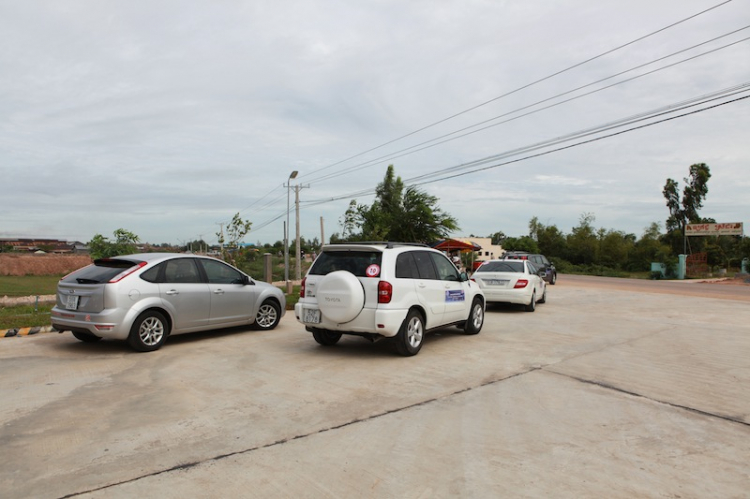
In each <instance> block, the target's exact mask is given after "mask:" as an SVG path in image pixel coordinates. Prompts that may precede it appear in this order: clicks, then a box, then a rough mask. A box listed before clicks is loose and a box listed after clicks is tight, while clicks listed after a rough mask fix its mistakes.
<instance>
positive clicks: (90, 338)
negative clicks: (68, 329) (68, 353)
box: [73, 331, 101, 343]
mask: <svg viewBox="0 0 750 499" xmlns="http://www.w3.org/2000/svg"><path fill="white" fill-rule="evenodd" d="M73 336H75V337H76V338H77V339H79V340H81V341H84V342H86V343H95V342H97V341H99V340H101V338H100V337H99V336H94V335H93V334H91V333H83V332H80V331H73Z"/></svg>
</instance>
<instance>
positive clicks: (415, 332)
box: [395, 310, 424, 357]
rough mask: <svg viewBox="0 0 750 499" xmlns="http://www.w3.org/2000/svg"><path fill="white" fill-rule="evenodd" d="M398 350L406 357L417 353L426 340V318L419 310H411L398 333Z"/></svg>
mask: <svg viewBox="0 0 750 499" xmlns="http://www.w3.org/2000/svg"><path fill="white" fill-rule="evenodd" d="M395 340H396V350H397V351H398V353H400V354H401V355H403V356H405V357H411V356H412V355H417V354H418V353H419V350H420V349H421V348H422V342H423V341H424V319H423V318H422V314H420V313H419V312H418V311H417V310H410V311H409V314H408V315H407V316H406V320H404V323H403V324H402V325H401V329H400V330H399V331H398V334H397V335H396V338H395Z"/></svg>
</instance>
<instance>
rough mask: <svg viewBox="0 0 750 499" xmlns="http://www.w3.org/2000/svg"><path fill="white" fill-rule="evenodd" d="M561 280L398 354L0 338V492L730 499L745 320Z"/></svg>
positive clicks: (664, 297) (748, 448) (749, 436)
mask: <svg viewBox="0 0 750 499" xmlns="http://www.w3.org/2000/svg"><path fill="white" fill-rule="evenodd" d="M558 282H559V284H557V285H556V286H551V287H550V290H549V295H548V296H549V299H548V303H546V304H544V305H540V306H539V307H537V311H536V312H535V313H527V312H523V311H520V310H519V309H517V308H512V307H503V306H501V307H492V308H491V309H490V310H489V311H488V313H487V322H486V324H485V328H484V329H483V331H482V332H481V333H480V334H479V335H477V336H470V337H467V336H464V335H462V334H460V332H459V331H458V330H456V329H449V330H445V331H442V332H441V333H439V334H434V335H432V336H430V337H429V338H428V340H427V341H426V344H425V345H424V348H423V349H422V351H421V352H420V354H419V355H417V356H416V357H412V358H401V357H398V356H397V355H395V354H394V353H393V351H392V350H391V349H390V348H388V345H387V344H385V343H376V344H374V345H372V344H369V343H367V342H366V341H364V340H362V339H359V338H347V339H344V340H342V341H341V343H340V344H339V345H337V346H336V347H333V348H322V347H319V346H318V345H317V344H315V343H314V341H313V340H312V338H311V337H310V335H309V334H308V333H306V332H304V330H303V329H302V328H301V327H300V326H299V325H298V324H297V323H296V321H295V320H294V317H293V314H289V315H287V317H286V318H285V319H284V320H283V321H282V324H281V325H280V327H279V328H277V329H276V330H275V331H270V332H255V331H243V330H234V331H231V332H217V333H213V334H212V333H201V334H196V335H192V336H184V337H175V338H171V339H170V340H169V341H168V342H167V344H166V345H165V347H164V348H162V349H161V350H159V351H157V352H153V353H148V354H138V353H134V352H131V351H130V350H129V349H128V347H127V346H126V345H125V344H123V343H117V342H100V343H98V344H93V345H91V344H84V343H80V342H78V341H77V340H75V339H74V338H73V337H72V336H71V335H70V334H63V335H58V334H45V335H40V336H36V337H24V338H8V339H0V379H2V383H0V401H2V403H1V404H0V456H1V457H2V461H3V462H2V466H0V497H3V498H5V499H15V498H29V497H33V498H58V497H85V498H108V499H110V498H132V497H159V498H175V499H176V498H180V499H182V498H184V497H259V498H268V497H295V498H298V497H301V498H308V497H309V498H319V497H326V498H327V497H346V498H350V497H372V498H390V497H415V498H416V497H419V498H427V497H440V498H442V497H480V498H485V497H539V498H542V497H543V498H548V497H575V498H580V497H584V498H586V497H591V498H594V497H595V498H600V497H608V498H632V497H653V498H664V497H672V498H676V497H681V498H706V497H718V498H729V497H748V496H749V494H750V492H748V491H750V462H749V460H748V456H750V326H748V325H749V324H750V307H748V306H747V305H746V304H745V303H744V302H742V301H737V300H735V299H733V296H729V297H727V296H724V295H722V294H721V293H718V292H717V293H715V294H713V295H711V296H712V297H706V296H688V295H685V294H684V293H683V294H681V295H673V294H664V293H662V292H651V291H654V290H656V289H663V288H661V284H662V283H655V282H654V283H643V282H641V283H640V284H641V285H646V286H650V287H649V288H648V291H647V292H643V291H637V290H628V289H623V288H622V287H621V286H623V285H625V284H623V282H620V283H619V284H620V286H619V287H617V286H616V287H611V284H608V281H607V280H601V279H599V280H597V279H594V280H586V279H584V280H583V281H580V280H578V278H570V279H568V277H567V276H562V277H561V279H560V281H558ZM682 286H683V288H682V289H685V288H686V287H688V286H695V284H682ZM695 289H698V288H695ZM712 289H717V290H718V288H712ZM709 294H710V293H709ZM727 298H732V299H727Z"/></svg>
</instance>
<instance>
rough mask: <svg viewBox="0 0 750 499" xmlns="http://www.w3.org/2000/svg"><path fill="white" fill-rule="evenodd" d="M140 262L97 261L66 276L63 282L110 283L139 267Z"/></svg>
mask: <svg viewBox="0 0 750 499" xmlns="http://www.w3.org/2000/svg"><path fill="white" fill-rule="evenodd" d="M139 263H140V262H135V261H129V260H120V259H109V258H101V259H99V260H95V261H94V263H93V264H92V265H89V266H87V267H84V268H82V269H79V270H76V271H75V272H73V273H71V274H69V275H67V276H65V277H64V278H63V279H62V282H75V283H78V284H101V283H104V282H109V280H110V279H112V278H113V277H115V276H116V275H118V274H120V273H121V272H122V271H123V270H127V269H129V268H131V267H134V266H136V265H138V264H139Z"/></svg>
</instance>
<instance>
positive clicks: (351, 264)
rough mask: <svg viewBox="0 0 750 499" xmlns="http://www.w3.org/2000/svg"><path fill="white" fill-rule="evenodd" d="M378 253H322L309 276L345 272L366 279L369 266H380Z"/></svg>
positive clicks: (379, 253) (379, 254)
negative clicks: (336, 271) (338, 271)
mask: <svg viewBox="0 0 750 499" xmlns="http://www.w3.org/2000/svg"><path fill="white" fill-rule="evenodd" d="M382 256H383V253H381V252H380V251H324V252H323V253H321V254H320V255H319V256H318V258H316V259H315V263H313V266H312V268H311V269H310V274H312V275H327V274H328V273H330V272H333V271H335V270H347V271H349V272H351V273H352V274H354V275H355V276H357V277H367V268H368V267H369V266H370V265H378V266H380V262H381V259H382Z"/></svg>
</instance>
